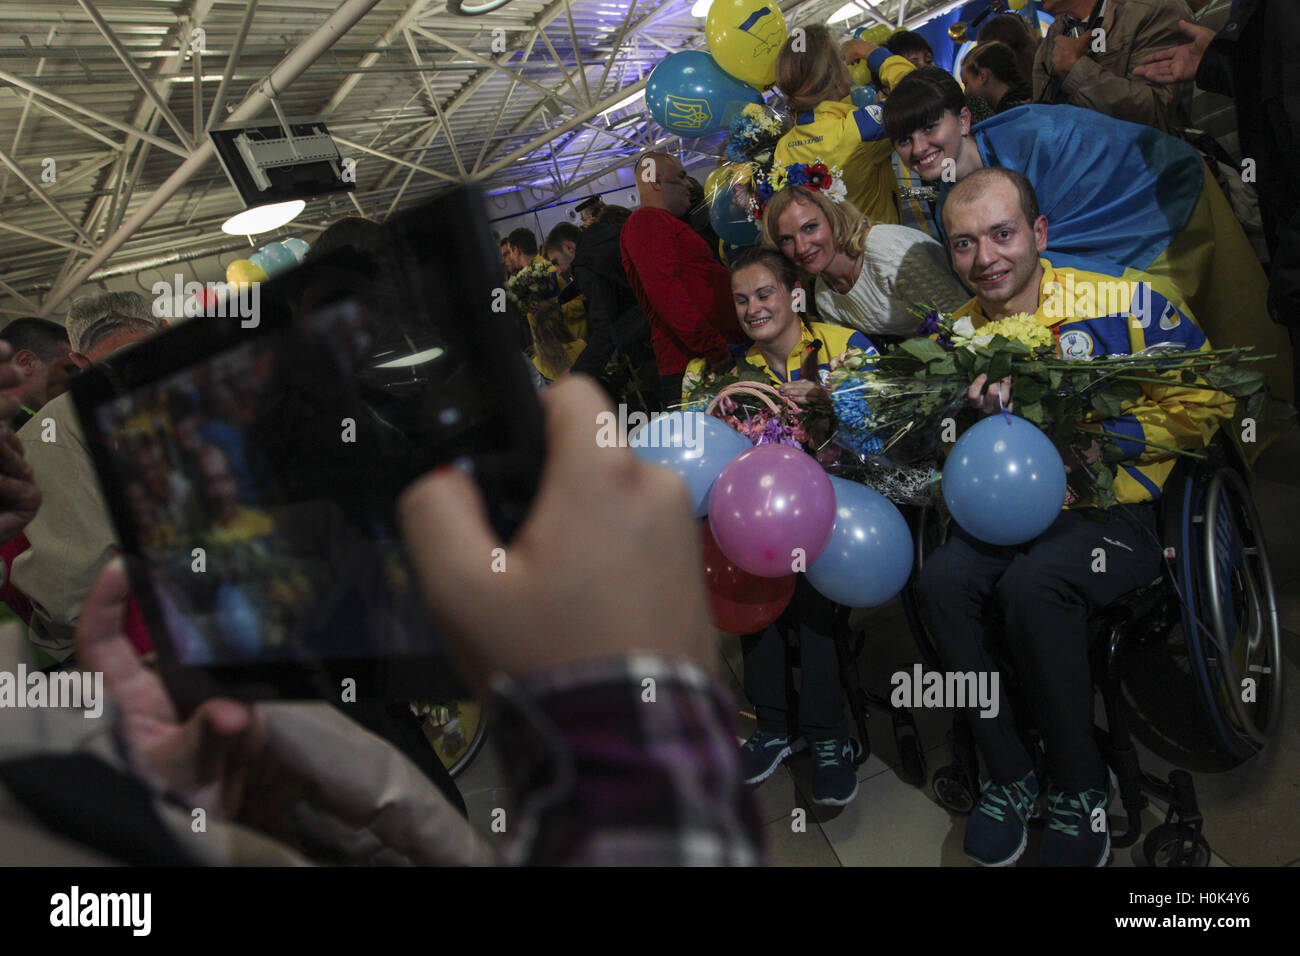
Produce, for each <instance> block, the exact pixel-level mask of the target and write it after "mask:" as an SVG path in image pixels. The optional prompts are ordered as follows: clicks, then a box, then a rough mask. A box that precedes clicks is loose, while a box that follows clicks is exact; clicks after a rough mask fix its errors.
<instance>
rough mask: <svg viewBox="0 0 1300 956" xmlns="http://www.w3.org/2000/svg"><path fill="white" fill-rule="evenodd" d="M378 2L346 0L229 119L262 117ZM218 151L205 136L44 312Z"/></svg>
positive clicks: (55, 293)
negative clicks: (278, 92)
mask: <svg viewBox="0 0 1300 956" xmlns="http://www.w3.org/2000/svg"><path fill="white" fill-rule="evenodd" d="M378 3H379V0H344V2H343V3H342V4H340V5H339V7H338V9H336V10H335V11H334V12H333V13H332V14H330V15H329V17H327V18H326V20H325V22H324V23H322V24H321V25H320V26H319V27H317V29H316V30H314V31H313V32H312V33H311V35H309V36H308V37H307V38H306V39H304V40H303V41H302V43H300V44H298V46H296V47H294V49H293V50H291V51H290V52H289V53H288V54H287V55H286V56H285V58H284V59H283V60H281V61H280V63H279V64H278V65H277V66H276V67H275V69H273V70H272V71H271V73H270V74H269V75H268V76H267V78H266V79H265V80H264V81H263V82H262V83H261V84H260V85H259V86H258V87H257V88H256V89H255V90H253V91H252V92H251V93H250V94H249V96H248V97H247V98H246V99H245V100H244V101H243V102H242V103H241V104H240V105H239V106H238V107H237V108H236V109H235V111H234V112H233V113H232V114H231V115H230V120H231V122H234V123H243V122H247V121H249V120H253V119H256V118H257V117H258V116H260V115H261V113H262V111H263V110H265V109H266V107H267V104H269V103H270V102H271V96H272V95H274V93H275V90H276V88H277V86H278V87H279V88H280V89H284V88H286V87H288V86H289V85H290V84H291V83H293V81H294V80H296V79H297V78H298V77H300V76H302V74H303V73H304V72H305V71H306V70H307V68H308V67H310V66H311V65H312V64H313V63H315V62H316V61H317V60H318V59H320V57H321V56H323V55H324V53H325V51H326V50H328V49H329V48H330V47H331V46H333V45H334V44H335V43H336V42H338V40H339V38H340V37H342V36H343V35H344V34H345V33H347V32H348V30H350V29H351V28H352V27H353V26H355V25H356V23H357V22H358V21H359V20H360V19H361V18H362V17H364V16H365V15H366V14H367V13H368V12H369V11H370V10H372V9H374V8H375V6H376V5H378ZM215 153H216V149H215V147H214V146H213V145H212V140H211V139H205V140H204V141H203V142H202V143H200V144H199V145H198V146H196V147H195V149H194V152H193V153H191V154H190V155H189V158H187V159H186V160H185V161H184V162H183V163H181V165H180V167H179V168H178V169H177V170H176V171H175V172H174V173H172V174H171V176H169V177H167V179H166V180H165V181H163V182H162V183H160V184H159V185H158V187H157V188H156V189H154V191H153V192H152V193H151V194H150V195H149V198H148V199H147V200H145V202H144V203H143V204H142V205H141V206H140V208H139V209H137V210H136V212H135V215H133V216H132V217H131V218H130V219H128V220H127V221H126V222H124V223H123V224H122V225H121V226H120V227H119V228H118V229H117V230H116V231H115V232H114V233H113V234H112V235H110V236H109V237H108V238H107V239H105V240H104V242H103V243H102V244H101V245H100V247H99V249H98V250H97V251H96V252H95V254H94V255H92V256H91V257H90V258H89V259H88V260H87V261H86V262H85V263H83V264H82V266H81V267H80V268H79V269H78V270H77V271H76V273H75V274H74V275H72V276H70V277H68V279H67V280H66V281H65V282H64V283H63V284H62V285H59V286H57V287H55V288H54V289H52V290H51V291H50V294H49V295H48V296H46V298H45V301H44V302H43V303H42V304H41V314H42V315H48V314H49V312H50V310H51V309H53V308H54V307H55V306H57V305H59V304H60V303H62V302H63V300H64V299H66V298H67V297H68V296H69V295H71V294H72V293H73V292H74V291H76V289H77V287H78V286H80V285H81V283H82V282H84V281H85V280H86V277H87V276H89V275H90V274H91V273H92V272H94V271H95V270H96V269H98V268H99V267H100V265H102V264H103V263H104V261H105V260H107V259H108V257H109V256H111V255H112V254H113V253H114V252H116V251H117V250H118V249H120V248H121V247H122V244H123V243H125V242H126V241H127V240H128V239H129V238H131V236H132V235H133V234H134V233H135V231H136V230H137V229H139V228H140V227H141V226H142V225H144V224H145V223H146V222H148V221H149V219H150V218H152V216H153V215H154V213H156V212H157V211H158V210H159V209H161V208H162V207H163V206H164V205H166V204H167V202H168V201H169V200H170V199H171V198H172V197H173V196H174V195H176V193H177V192H178V191H179V190H180V189H181V187H182V186H184V185H185V184H186V183H187V182H189V181H190V179H192V178H193V177H194V175H195V174H196V173H197V172H198V171H199V170H201V169H202V168H203V167H204V166H206V165H207V164H208V163H209V162H211V160H212V157H213V156H214V155H215Z"/></svg>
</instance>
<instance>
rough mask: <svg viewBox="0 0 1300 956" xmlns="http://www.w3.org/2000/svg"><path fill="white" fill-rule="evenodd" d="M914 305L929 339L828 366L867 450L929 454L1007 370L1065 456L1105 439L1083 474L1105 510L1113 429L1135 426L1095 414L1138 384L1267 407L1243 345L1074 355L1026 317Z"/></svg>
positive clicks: (862, 451) (855, 442) (837, 404)
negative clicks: (989, 316) (982, 386)
mask: <svg viewBox="0 0 1300 956" xmlns="http://www.w3.org/2000/svg"><path fill="white" fill-rule="evenodd" d="M919 314H920V317H921V319H922V323H921V326H920V328H919V329H918V332H919V333H920V335H921V336H922V337H919V338H914V339H909V340H907V341H905V342H903V343H901V344H900V345H898V346H896V347H895V348H893V349H891V350H890V351H888V352H887V353H885V354H883V355H881V356H879V357H877V358H874V359H873V360H871V362H870V364H867V363H865V362H859V363H857V367H852V366H845V367H841V368H839V369H836V370H834V371H832V374H831V386H832V389H833V390H832V392H831V398H832V402H833V404H834V408H835V414H836V417H837V419H838V421H839V434H838V439H837V440H838V441H839V442H840V443H841V444H843V445H845V446H846V447H847V448H850V449H852V450H853V451H855V452H857V453H858V454H859V455H860V456H863V457H867V458H870V457H872V456H885V457H887V458H889V459H891V460H893V461H902V462H907V461H911V460H915V458H916V457H917V456H918V455H926V454H933V453H934V452H936V451H937V447H938V443H939V440H940V438H941V437H942V436H943V433H944V431H945V429H944V428H943V424H944V419H949V418H951V419H953V420H954V422H955V419H956V417H957V416H958V415H961V414H962V413H963V409H964V405H965V397H966V392H967V390H968V388H969V386H970V383H971V382H972V381H973V380H974V379H975V378H977V377H978V376H979V375H987V376H988V380H989V381H990V382H996V381H999V380H1001V379H1003V378H1005V377H1006V376H1008V375H1011V376H1013V379H1014V385H1013V390H1012V396H1013V401H1014V411H1015V413H1016V414H1017V415H1019V416H1020V417H1022V418H1024V419H1026V420H1027V421H1030V422H1033V423H1034V424H1035V425H1037V426H1038V427H1040V428H1041V429H1043V431H1044V432H1045V433H1046V434H1047V435H1048V437H1050V438H1051V439H1052V441H1053V443H1054V444H1055V445H1056V447H1057V449H1058V450H1060V451H1062V453H1063V454H1064V453H1066V452H1067V451H1068V450H1069V449H1072V448H1073V449H1076V450H1077V449H1080V448H1088V447H1090V446H1091V444H1092V442H1093V441H1094V440H1096V441H1098V443H1099V444H1100V446H1101V448H1102V452H1103V454H1102V457H1101V458H1100V459H1099V460H1098V461H1097V462H1096V464H1095V465H1094V466H1092V474H1090V475H1089V476H1088V477H1089V478H1090V479H1091V481H1092V488H1091V499H1092V500H1091V502H1090V503H1094V504H1096V505H1097V506H1098V507H1103V508H1104V507H1108V506H1109V505H1110V504H1113V503H1114V500H1115V499H1114V495H1113V493H1112V491H1111V486H1112V484H1113V482H1114V478H1115V468H1116V466H1115V464H1114V461H1115V460H1116V459H1117V458H1118V454H1117V448H1116V446H1115V442H1114V439H1115V438H1116V437H1123V438H1129V436H1113V435H1111V433H1109V432H1107V431H1106V430H1105V429H1104V427H1101V426H1100V425H1099V424H1098V423H1097V422H1098V421H1099V420H1102V419H1106V418H1112V417H1116V416H1119V415H1121V414H1123V413H1124V407H1125V406H1126V404H1127V403H1130V402H1133V401H1136V400H1137V399H1139V398H1140V397H1141V396H1142V394H1143V391H1142V386H1143V385H1156V386H1160V387H1164V388H1170V387H1180V386H1181V387H1188V388H1210V389H1216V390H1219V391H1222V392H1225V393H1227V394H1228V395H1231V396H1233V397H1234V398H1236V399H1238V400H1244V401H1245V411H1246V414H1247V415H1249V416H1255V417H1258V418H1263V417H1265V414H1266V404H1267V394H1266V393H1265V391H1264V377H1263V375H1262V373H1260V372H1257V371H1254V370H1251V369H1247V368H1243V367H1241V366H1242V365H1243V364H1244V363H1248V362H1252V361H1259V360H1260V358H1263V357H1262V356H1261V357H1259V358H1256V357H1254V356H1249V355H1247V354H1246V353H1247V352H1248V351H1250V350H1249V349H1214V350H1210V351H1204V352H1191V353H1188V352H1183V351H1181V350H1179V349H1177V348H1171V347H1169V346H1163V347H1161V346H1157V347H1153V348H1152V349H1147V350H1144V351H1143V352H1141V353H1138V354H1135V355H1124V356H1103V357H1095V358H1092V359H1090V360H1088V361H1079V360H1074V359H1067V358H1062V357H1061V356H1060V355H1059V354H1058V351H1059V346H1058V344H1057V342H1056V336H1055V333H1054V330H1053V329H1052V328H1048V327H1045V326H1042V325H1040V324H1038V323H1037V322H1035V321H1034V320H1033V319H1032V318H1031V317H1029V316H1027V315H1013V316H1010V317H1008V318H1005V319H1002V320H999V321H997V322H990V323H988V324H987V325H984V326H983V327H981V328H980V329H979V330H978V331H977V330H976V329H975V327H974V325H973V324H972V323H971V322H970V321H969V320H968V319H964V318H962V319H956V320H954V319H953V317H952V316H951V315H949V314H945V313H942V312H939V311H938V310H936V309H929V310H927V311H924V312H922V313H919ZM951 431H954V432H955V429H952V430H951ZM1133 440H1136V441H1139V442H1140V443H1141V444H1146V445H1150V446H1153V447H1158V448H1160V449H1161V450H1163V451H1168V452H1172V453H1177V454H1183V455H1191V456H1194V457H1199V456H1197V454H1196V453H1194V452H1188V451H1185V450H1182V449H1178V448H1171V447H1167V446H1164V445H1157V444H1156V443H1155V442H1150V441H1144V440H1141V439H1133ZM1108 459H1109V460H1108Z"/></svg>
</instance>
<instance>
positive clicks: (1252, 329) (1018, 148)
mask: <svg viewBox="0 0 1300 956" xmlns="http://www.w3.org/2000/svg"><path fill="white" fill-rule="evenodd" d="M884 123H885V127H886V129H887V130H888V132H889V137H890V139H891V140H893V142H894V147H895V148H896V149H897V150H898V155H899V158H900V159H902V161H903V162H904V164H906V165H907V166H909V167H911V168H913V169H915V170H916V171H917V172H918V173H919V174H920V175H921V178H922V179H924V180H925V181H926V182H932V183H937V184H938V186H939V202H940V205H941V208H942V203H943V200H944V197H945V195H946V194H947V193H948V192H949V191H951V189H952V186H953V184H954V183H956V182H957V181H959V180H961V179H963V178H964V177H965V176H967V175H969V174H970V173H971V172H973V171H975V170H976V169H980V168H982V167H984V166H1001V167H1003V168H1005V169H1013V170H1015V171H1017V172H1020V173H1024V174H1025V176H1027V177H1028V178H1029V181H1030V182H1031V183H1032V184H1033V186H1034V190H1035V192H1036V193H1037V194H1038V200H1039V205H1040V207H1041V209H1042V212H1043V214H1044V215H1045V216H1047V218H1048V221H1050V222H1051V224H1052V228H1051V232H1050V233H1049V235H1048V245H1047V254H1048V255H1049V256H1050V257H1051V260H1052V261H1053V262H1054V263H1060V264H1063V265H1079V266H1081V267H1082V268H1084V269H1088V270H1090V271H1093V272H1103V273H1106V274H1114V275H1120V274H1122V275H1123V277H1125V278H1128V277H1130V275H1131V274H1133V273H1136V272H1143V273H1146V274H1148V275H1151V276H1155V277H1156V279H1157V280H1160V281H1161V282H1162V283H1164V284H1165V288H1163V289H1161V292H1162V294H1165V295H1172V294H1174V293H1175V292H1176V293H1177V294H1178V296H1179V298H1181V299H1182V301H1183V302H1185V303H1186V305H1187V306H1188V311H1190V312H1191V314H1192V317H1193V318H1194V319H1195V320H1196V322H1197V324H1198V325H1199V326H1200V327H1201V328H1202V329H1203V330H1204V332H1205V333H1206V335H1207V336H1209V338H1210V340H1211V341H1213V342H1214V343H1216V344H1217V345H1219V346H1220V347H1228V346H1254V347H1256V348H1257V349H1258V350H1259V351H1261V352H1264V353H1273V354H1276V355H1277V357H1276V358H1274V359H1270V360H1266V361H1265V362H1263V363H1262V368H1261V371H1264V373H1265V375H1266V376H1267V378H1268V384H1269V389H1270V391H1271V392H1272V394H1273V395H1274V396H1275V397H1277V398H1280V399H1282V400H1284V401H1289V400H1290V398H1291V395H1292V391H1293V382H1292V379H1291V367H1290V366H1291V363H1290V360H1289V353H1290V348H1289V345H1288V344H1287V342H1286V336H1285V334H1284V333H1283V331H1282V330H1281V329H1280V328H1279V327H1278V326H1275V325H1273V324H1272V323H1271V322H1270V321H1269V312H1268V306H1267V288H1268V282H1267V278H1266V277H1265V275H1264V271H1263V269H1261V268H1260V265H1259V261H1258V260H1257V259H1256V258H1255V254H1254V252H1253V250H1252V248H1251V245H1250V241H1249V240H1248V239H1247V238H1246V234H1245V232H1244V231H1243V230H1242V228H1241V224H1240V223H1238V222H1237V219H1236V217H1235V216H1234V214H1233V212H1232V207H1231V206H1230V205H1229V204H1228V200H1227V199H1226V198H1225V197H1224V195H1223V192H1222V191H1221V190H1220V189H1219V186H1218V184H1217V183H1216V182H1215V181H1214V178H1213V176H1212V175H1211V174H1210V171H1209V169H1208V168H1207V167H1206V165H1205V162H1204V160H1202V159H1201V156H1200V154H1199V153H1197V152H1196V150H1195V149H1193V148H1192V147H1191V146H1189V145H1187V143H1185V142H1183V141H1182V140H1179V139H1176V138H1174V137H1173V136H1169V135H1168V134H1166V133H1162V132H1160V130H1157V129H1154V128H1152V127H1149V126H1140V125H1138V124H1136V123H1126V122H1123V121H1122V120H1117V119H1114V118H1112V117H1109V116H1106V115H1104V114H1102V113H1097V112H1095V111H1093V110H1085V109H1079V108H1077V107H1074V106H1065V105H1056V106H1040V105H1028V106H1018V107H1016V108H1014V109H1011V110H1008V111H1007V112H1005V113H1000V114H998V115H997V116H994V117H992V118H990V119H987V120H985V121H984V122H982V123H980V124H979V125H978V126H972V123H971V119H970V111H969V110H968V109H967V108H966V101H965V96H964V94H963V93H962V90H961V87H960V86H958V84H957V81H956V80H955V79H954V78H953V77H952V76H951V74H949V73H947V72H946V71H945V70H941V69H938V68H929V67H928V68H925V69H921V70H917V71H915V72H914V73H912V74H910V75H909V76H907V77H906V78H904V79H903V81H902V82H900V83H899V85H898V87H897V88H896V89H895V90H894V91H893V93H892V94H891V95H890V97H889V100H888V102H887V103H886V104H885V107H884ZM1112 263H1113V264H1114V265H1113V266H1109V265H1108V264H1112ZM1171 287H1172V288H1171ZM1260 447H1261V443H1256V445H1255V446H1254V449H1253V450H1259V448H1260Z"/></svg>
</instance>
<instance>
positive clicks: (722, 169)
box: [704, 163, 732, 203]
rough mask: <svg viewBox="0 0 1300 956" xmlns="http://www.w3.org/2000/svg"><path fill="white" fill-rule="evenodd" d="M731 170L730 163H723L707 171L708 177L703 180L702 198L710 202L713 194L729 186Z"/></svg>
mask: <svg viewBox="0 0 1300 956" xmlns="http://www.w3.org/2000/svg"><path fill="white" fill-rule="evenodd" d="M731 171H732V164H731V163H724V164H723V165H721V166H719V167H718V168H717V169H715V170H714V171H713V172H711V173H709V178H708V179H706V180H704V198H705V200H706V201H707V202H710V203H712V202H713V197H714V196H716V195H717V194H718V193H719V192H720V191H721V190H723V189H727V188H729V187H730V186H731Z"/></svg>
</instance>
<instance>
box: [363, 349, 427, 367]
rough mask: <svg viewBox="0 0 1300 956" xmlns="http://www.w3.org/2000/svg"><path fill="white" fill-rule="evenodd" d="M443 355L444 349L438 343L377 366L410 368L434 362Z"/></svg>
mask: <svg viewBox="0 0 1300 956" xmlns="http://www.w3.org/2000/svg"><path fill="white" fill-rule="evenodd" d="M441 357H442V349H440V348H438V347H437V346H436V345H435V346H434V347H433V348H430V349H422V350H421V351H419V352H412V353H411V354H410V355H403V356H402V357H401V358H395V359H390V360H388V361H387V362H382V363H380V364H379V365H376V366H375V368H410V367H411V366H412V365H423V364H425V363H426V362H432V361H433V360H434V359H436V358H441Z"/></svg>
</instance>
